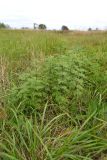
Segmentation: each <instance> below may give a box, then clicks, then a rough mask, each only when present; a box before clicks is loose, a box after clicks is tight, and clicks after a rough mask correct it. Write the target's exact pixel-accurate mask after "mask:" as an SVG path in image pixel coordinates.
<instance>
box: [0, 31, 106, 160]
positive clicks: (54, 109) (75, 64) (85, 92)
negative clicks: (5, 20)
mask: <svg viewBox="0 0 107 160" xmlns="http://www.w3.org/2000/svg"><path fill="white" fill-rule="evenodd" d="M0 159H1V160H107V32H104V31H95V32H93V31H91V32H79V31H78V32H77V31H74V32H64V33H62V32H51V31H32V30H28V31H27V30H26V31H24V30H0Z"/></svg>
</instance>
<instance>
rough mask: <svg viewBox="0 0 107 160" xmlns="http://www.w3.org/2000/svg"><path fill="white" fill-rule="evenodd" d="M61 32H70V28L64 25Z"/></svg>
mask: <svg viewBox="0 0 107 160" xmlns="http://www.w3.org/2000/svg"><path fill="white" fill-rule="evenodd" d="M61 30H62V31H68V30H69V28H68V27H67V26H64V25H63V26H62V28H61Z"/></svg>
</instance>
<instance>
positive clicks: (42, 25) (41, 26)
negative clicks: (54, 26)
mask: <svg viewBox="0 0 107 160" xmlns="http://www.w3.org/2000/svg"><path fill="white" fill-rule="evenodd" d="M38 28H39V29H46V28H47V27H46V25H45V24H39V26H38Z"/></svg>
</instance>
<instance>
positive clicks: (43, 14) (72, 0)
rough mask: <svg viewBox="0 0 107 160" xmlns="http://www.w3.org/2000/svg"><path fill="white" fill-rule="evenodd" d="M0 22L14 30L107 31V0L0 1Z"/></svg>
mask: <svg viewBox="0 0 107 160" xmlns="http://www.w3.org/2000/svg"><path fill="white" fill-rule="evenodd" d="M0 22H4V23H7V24H9V25H10V26H11V27H13V28H20V27H30V28H32V27H33V23H34V22H35V23H37V24H40V23H44V24H46V26H47V27H48V29H60V28H61V26H62V25H67V26H68V27H69V28H70V29H81V30H84V29H87V28H89V27H91V28H93V29H95V28H96V27H97V28H100V29H107V0H0Z"/></svg>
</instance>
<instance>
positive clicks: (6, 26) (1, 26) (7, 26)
mask: <svg viewBox="0 0 107 160" xmlns="http://www.w3.org/2000/svg"><path fill="white" fill-rule="evenodd" d="M6 28H7V29H8V28H10V26H9V25H7V24H4V23H0V29H6Z"/></svg>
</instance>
